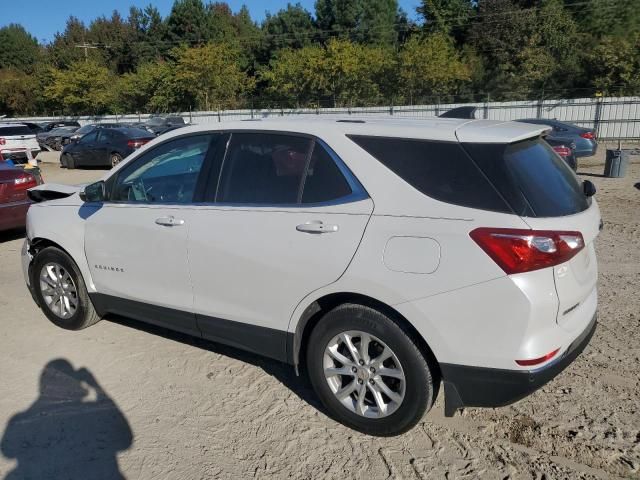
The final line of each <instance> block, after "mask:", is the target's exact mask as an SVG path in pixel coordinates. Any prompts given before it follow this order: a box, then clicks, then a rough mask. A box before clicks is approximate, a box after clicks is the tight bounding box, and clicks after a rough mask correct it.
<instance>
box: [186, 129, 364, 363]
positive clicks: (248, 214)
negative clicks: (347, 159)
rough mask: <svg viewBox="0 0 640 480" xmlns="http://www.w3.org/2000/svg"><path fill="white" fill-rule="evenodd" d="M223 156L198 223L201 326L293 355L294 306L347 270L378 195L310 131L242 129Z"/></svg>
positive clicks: (209, 333)
mask: <svg viewBox="0 0 640 480" xmlns="http://www.w3.org/2000/svg"><path fill="white" fill-rule="evenodd" d="M218 160H219V162H218V163H216V164H215V168H213V170H212V172H213V173H212V175H211V177H210V181H209V187H210V188H209V198H208V203H207V204H206V205H202V206H198V207H196V209H195V210H194V211H193V217H192V226H191V228H190V237H189V265H190V271H191V278H192V281H193V285H194V306H195V312H196V314H197V320H198V326H199V327H200V330H201V331H202V333H203V335H204V336H205V337H207V338H211V339H214V340H218V341H222V342H225V343H229V344H232V345H237V346H241V347H243V348H245V349H248V350H252V351H255V352H258V353H260V354H263V355H266V356H270V357H273V358H278V359H281V360H283V359H284V358H285V357H284V355H285V350H286V346H285V345H286V331H287V327H288V323H289V319H290V317H291V314H292V312H293V310H294V309H295V307H296V306H297V305H298V303H299V302H300V301H301V300H302V299H303V298H304V297H305V296H306V295H308V294H309V293H310V292H313V291H314V290H316V289H318V288H321V287H323V286H325V285H327V284H330V283H332V282H334V281H336V280H337V279H338V278H339V277H340V276H341V275H342V273H343V272H344V271H345V269H346V268H347V266H348V265H349V262H350V261H351V259H352V257H353V255H354V254H355V251H356V249H357V247H358V245H359V243H360V240H361V238H362V235H363V233H364V229H365V227H366V225H367V222H368V220H369V217H370V215H371V212H372V210H373V202H372V201H371V199H369V198H368V196H367V194H366V192H364V190H363V188H362V187H361V186H360V184H359V183H358V182H357V180H355V178H353V176H352V175H351V173H350V172H349V171H348V169H347V168H346V167H345V166H344V164H343V163H342V162H341V160H340V159H338V158H337V157H336V156H335V154H333V153H332V152H331V151H330V150H329V149H328V148H327V147H326V146H325V145H323V144H322V143H321V142H319V141H314V140H313V139H311V138H309V137H305V136H297V135H293V134H284V133H243V132H237V133H232V134H231V138H230V140H229V141H228V146H227V148H226V151H223V152H221V154H220V155H219V157H218Z"/></svg>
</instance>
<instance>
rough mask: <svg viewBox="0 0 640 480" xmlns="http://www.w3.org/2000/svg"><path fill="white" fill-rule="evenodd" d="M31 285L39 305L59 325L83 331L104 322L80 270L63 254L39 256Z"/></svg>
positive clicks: (43, 252) (47, 251) (46, 252)
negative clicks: (101, 321)
mask: <svg viewBox="0 0 640 480" xmlns="http://www.w3.org/2000/svg"><path fill="white" fill-rule="evenodd" d="M31 285H32V288H33V290H34V294H35V296H36V299H37V301H38V305H39V306H40V308H41V309H42V311H43V312H44V314H45V315H46V316H47V318H48V319H49V320H51V322H53V323H54V324H55V325H57V326H59V327H62V328H65V329H67V330H81V329H83V328H86V327H88V326H90V325H93V324H94V323H96V322H97V321H98V320H100V317H99V316H98V314H97V313H96V311H95V309H94V308H93V304H92V303H91V300H90V299H89V294H88V293H87V288H86V286H85V283H84V279H83V278H82V275H81V274H80V271H79V270H78V267H77V266H76V264H75V263H74V261H73V260H72V259H71V257H70V256H69V255H67V254H66V253H65V252H63V251H62V250H60V249H58V248H55V247H47V248H44V249H42V250H41V251H40V252H38V254H37V255H36V257H35V259H34V261H33V264H32V266H31Z"/></svg>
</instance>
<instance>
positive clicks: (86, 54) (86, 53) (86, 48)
mask: <svg viewBox="0 0 640 480" xmlns="http://www.w3.org/2000/svg"><path fill="white" fill-rule="evenodd" d="M76 48H84V61H85V62H87V61H89V49H90V48H94V49H96V48H109V45H93V44H91V43H87V42H83V43H81V44H80V45H76Z"/></svg>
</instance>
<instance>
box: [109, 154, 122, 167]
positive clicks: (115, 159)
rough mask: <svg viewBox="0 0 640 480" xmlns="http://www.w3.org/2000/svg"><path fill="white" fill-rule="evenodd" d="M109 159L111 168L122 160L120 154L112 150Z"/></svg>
mask: <svg viewBox="0 0 640 480" xmlns="http://www.w3.org/2000/svg"><path fill="white" fill-rule="evenodd" d="M109 161H110V162H111V168H113V167H115V166H116V165H118V164H119V163H120V162H121V161H122V155H120V154H119V153H118V152H113V153H112V154H111V155H110V156H109Z"/></svg>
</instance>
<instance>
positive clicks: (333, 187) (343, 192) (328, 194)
mask: <svg viewBox="0 0 640 480" xmlns="http://www.w3.org/2000/svg"><path fill="white" fill-rule="evenodd" d="M351 193H352V190H351V187H350V186H349V183H348V182H347V180H346V179H345V178H344V175H343V174H342V172H341V171H340V169H339V168H338V166H337V165H336V162H335V161H334V160H333V158H331V156H330V155H329V153H328V152H327V150H325V148H324V147H323V146H322V145H320V144H319V143H316V144H315V145H314V147H313V154H312V155H311V160H310V161H309V167H308V168H307V175H306V178H305V182H304V188H303V192H302V203H322V202H329V201H333V200H337V199H340V198H343V197H346V196H348V195H350V194H351Z"/></svg>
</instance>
